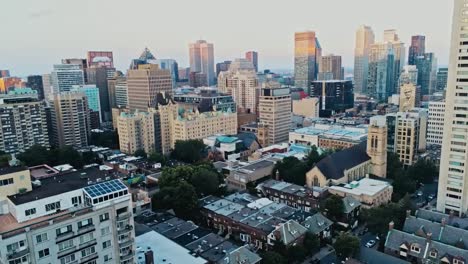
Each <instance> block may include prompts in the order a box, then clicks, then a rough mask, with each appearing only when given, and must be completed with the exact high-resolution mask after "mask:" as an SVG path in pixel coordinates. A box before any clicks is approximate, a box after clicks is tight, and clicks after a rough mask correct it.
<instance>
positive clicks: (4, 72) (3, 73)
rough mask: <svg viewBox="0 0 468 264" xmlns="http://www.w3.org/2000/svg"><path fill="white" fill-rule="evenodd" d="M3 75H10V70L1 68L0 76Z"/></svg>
mask: <svg viewBox="0 0 468 264" xmlns="http://www.w3.org/2000/svg"><path fill="white" fill-rule="evenodd" d="M3 77H10V71H9V70H0V78H3Z"/></svg>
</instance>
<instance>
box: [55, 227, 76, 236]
mask: <svg viewBox="0 0 468 264" xmlns="http://www.w3.org/2000/svg"><path fill="white" fill-rule="evenodd" d="M55 231H56V232H57V236H60V235H63V234H66V233H69V232H71V231H72V226H71V225H67V226H64V227H61V228H58V229H57V230H55Z"/></svg>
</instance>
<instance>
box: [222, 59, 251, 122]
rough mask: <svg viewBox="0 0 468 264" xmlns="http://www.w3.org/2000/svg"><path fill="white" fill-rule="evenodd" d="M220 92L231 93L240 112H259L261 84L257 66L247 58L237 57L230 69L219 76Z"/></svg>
mask: <svg viewBox="0 0 468 264" xmlns="http://www.w3.org/2000/svg"><path fill="white" fill-rule="evenodd" d="M218 89H219V91H220V92H223V93H227V94H231V95H232V97H233V98H234V101H235V102H236V105H237V109H238V112H240V113H257V110H258V109H257V108H258V95H259V84H258V78H257V73H256V72H255V67H254V65H253V64H252V62H250V61H249V60H247V59H235V60H234V61H233V62H232V63H231V66H230V67H229V70H228V71H225V72H221V73H220V74H219V76H218Z"/></svg>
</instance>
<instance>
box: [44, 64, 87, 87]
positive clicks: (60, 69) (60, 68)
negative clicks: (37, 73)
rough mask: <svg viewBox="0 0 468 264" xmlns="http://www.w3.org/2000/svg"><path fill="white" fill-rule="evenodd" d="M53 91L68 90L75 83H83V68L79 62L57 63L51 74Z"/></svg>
mask: <svg viewBox="0 0 468 264" xmlns="http://www.w3.org/2000/svg"><path fill="white" fill-rule="evenodd" d="M51 84H52V86H53V92H54V93H59V92H68V91H70V90H71V88H72V86H73V85H83V84H85V83H84V75H83V70H82V69H81V68H80V65H78V64H56V65H54V70H53V71H52V74H51Z"/></svg>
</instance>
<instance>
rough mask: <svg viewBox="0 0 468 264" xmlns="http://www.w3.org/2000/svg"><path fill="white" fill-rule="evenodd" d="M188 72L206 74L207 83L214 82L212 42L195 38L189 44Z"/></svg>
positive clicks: (211, 83)
mask: <svg viewBox="0 0 468 264" xmlns="http://www.w3.org/2000/svg"><path fill="white" fill-rule="evenodd" d="M189 53H190V72H200V73H203V74H206V79H207V83H208V85H213V84H214V82H215V76H216V74H215V67H214V49H213V44H212V43H208V42H206V41H205V40H197V42H195V43H190V45H189Z"/></svg>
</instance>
